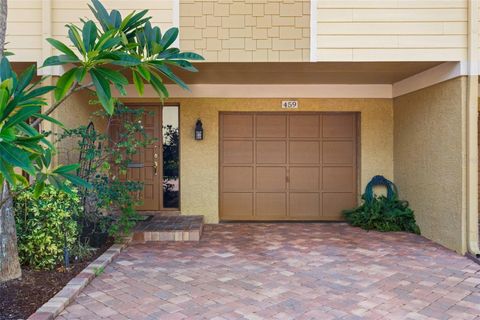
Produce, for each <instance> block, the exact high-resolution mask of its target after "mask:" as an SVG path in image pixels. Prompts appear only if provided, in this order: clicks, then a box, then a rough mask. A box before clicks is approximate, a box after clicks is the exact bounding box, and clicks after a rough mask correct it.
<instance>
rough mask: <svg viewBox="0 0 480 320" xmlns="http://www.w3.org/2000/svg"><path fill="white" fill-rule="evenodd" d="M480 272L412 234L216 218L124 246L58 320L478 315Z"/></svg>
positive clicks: (371, 317)
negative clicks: (190, 239)
mask: <svg viewBox="0 0 480 320" xmlns="http://www.w3.org/2000/svg"><path fill="white" fill-rule="evenodd" d="M479 270H480V266H479V265H477V264H475V263H473V262H472V261H470V260H469V259H467V258H465V257H462V256H459V255H457V254H456V253H454V252H452V251H449V250H447V249H444V248H442V247H440V246H438V245H436V244H434V243H432V242H430V241H428V240H426V239H424V238H422V237H419V236H416V235H412V234H405V233H377V232H365V231H363V230H361V229H358V228H351V227H349V226H347V225H345V224H314V223H312V224H305V223H298V224H297V223H291V224H223V225H214V226H207V227H206V230H205V232H204V235H203V237H202V240H201V241H200V242H199V243H178V242H177V243H174V242H169V243H149V244H145V245H133V246H131V247H129V248H127V249H126V250H125V251H124V252H123V253H122V254H121V255H120V256H119V257H118V258H117V259H116V260H115V261H114V262H113V263H112V264H111V265H110V266H108V267H107V268H106V270H105V272H104V273H103V274H102V275H100V276H99V277H98V278H96V279H95V280H93V282H92V283H91V284H90V285H89V286H88V287H87V288H86V289H85V290H84V292H83V293H82V294H81V295H80V296H79V297H78V298H77V299H76V300H75V302H74V303H73V304H71V305H70V306H69V307H67V309H66V310H65V311H64V312H63V313H62V314H61V316H60V317H59V319H78V318H81V319H100V318H107V319H127V318H128V319H136V320H138V319H294V318H295V319H297V318H298V319H322V320H323V319H475V318H477V319H480V317H478V315H480V286H479V284H480V272H479Z"/></svg>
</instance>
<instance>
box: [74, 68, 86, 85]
mask: <svg viewBox="0 0 480 320" xmlns="http://www.w3.org/2000/svg"><path fill="white" fill-rule="evenodd" d="M86 75H87V68H84V67H78V68H77V72H76V73H75V79H76V80H77V82H78V83H82V81H83V79H85V76H86Z"/></svg>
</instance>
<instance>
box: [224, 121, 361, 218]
mask: <svg viewBox="0 0 480 320" xmlns="http://www.w3.org/2000/svg"><path fill="white" fill-rule="evenodd" d="M357 119H358V118H357V117H356V115H355V114H354V113H341V112H340V113H321V112H319V113H312V112H305V113H302V112H280V113H271V112H270V113H262V112H257V113H256V112H251V113H225V114H223V113H222V114H221V115H220V125H221V126H222V127H221V128H220V148H221V150H220V219H222V220H263V221H268V220H303V219H304V220H343V216H342V210H345V209H350V208H352V207H354V206H355V205H356V203H357V138H358V137H357V134H358V133H357V122H356V121H357Z"/></svg>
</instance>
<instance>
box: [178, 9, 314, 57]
mask: <svg viewBox="0 0 480 320" xmlns="http://www.w3.org/2000/svg"><path fill="white" fill-rule="evenodd" d="M180 27H181V31H182V32H181V37H180V45H181V48H182V49H183V50H189V51H195V52H198V53H200V54H202V55H204V57H205V58H206V60H207V61H211V62H215V61H222V62H228V61H231V62H250V61H255V62H261V61H308V60H309V52H310V51H309V47H310V1H308V0H298V1H291V0H278V1H272V0H269V1H267V0H258V1H244V0H241V1H234V0H232V1H209V0H195V1H191V0H181V1H180Z"/></svg>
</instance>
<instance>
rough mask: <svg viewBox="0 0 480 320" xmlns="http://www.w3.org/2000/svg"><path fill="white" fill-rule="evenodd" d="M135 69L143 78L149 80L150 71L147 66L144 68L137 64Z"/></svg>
mask: <svg viewBox="0 0 480 320" xmlns="http://www.w3.org/2000/svg"><path fill="white" fill-rule="evenodd" d="M136 70H137V71H138V73H139V74H140V75H141V76H142V78H143V79H145V80H147V81H150V71H148V69H147V68H145V67H144V66H143V65H141V64H140V65H138V66H137V68H136Z"/></svg>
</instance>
